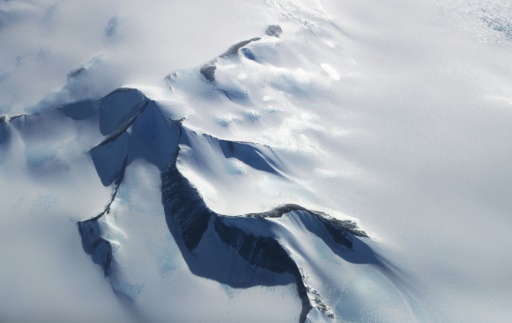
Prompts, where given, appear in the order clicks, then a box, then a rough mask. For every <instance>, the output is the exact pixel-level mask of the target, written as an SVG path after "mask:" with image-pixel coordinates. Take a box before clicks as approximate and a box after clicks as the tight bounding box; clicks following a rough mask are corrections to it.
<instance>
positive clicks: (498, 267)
mask: <svg viewBox="0 0 512 323" xmlns="http://www.w3.org/2000/svg"><path fill="white" fill-rule="evenodd" d="M271 24H272V25H279V26H280V27H281V28H282V31H283V32H282V34H281V35H280V37H275V36H270V35H266V34H265V30H266V28H267V27H268V26H269V25H271ZM254 37H261V39H260V40H257V41H252V42H250V43H249V44H246V45H245V46H243V50H239V51H238V53H239V55H231V56H229V55H228V56H223V55H221V54H222V53H223V52H225V51H226V50H227V49H228V48H230V46H232V45H234V44H236V43H238V42H240V41H244V40H249V39H252V38H254ZM0 44H2V45H1V47H0V116H2V115H5V116H6V117H5V121H4V122H1V120H0V205H1V207H0V291H1V292H0V321H1V322H4V321H5V322H35V321H54V322H61V321H62V322H64V321H73V322H91V321H97V322H132V321H133V322H167V321H187V322H205V321H218V322H221V321H222V322H240V321H248V322H261V321H274V322H296V321H297V320H298V318H299V313H300V310H301V309H300V306H301V304H300V300H299V298H298V296H297V290H296V288H295V285H294V284H293V283H282V284H280V285H277V286H254V287H250V288H245V289H242V288H233V287H231V286H228V285H225V284H222V283H220V282H217V281H215V280H212V279H207V278H203V277H200V276H197V275H195V274H194V273H193V272H192V271H191V270H190V268H188V266H187V264H186V262H185V261H184V258H183V256H182V255H181V253H180V250H179V248H178V247H177V245H176V242H175V241H174V239H173V236H172V235H171V233H170V232H169V230H168V228H167V225H166V222H165V214H164V209H163V206H162V200H161V187H160V186H161V182H160V174H159V169H158V167H161V166H162V165H161V163H163V161H164V160H166V158H167V157H168V156H167V153H168V152H167V151H165V149H162V151H163V152H162V154H161V155H158V154H156V155H155V154H153V153H152V152H154V151H155V149H156V150H158V149H157V148H158V147H163V146H166V145H169V146H170V145H171V143H169V142H166V139H165V138H164V137H163V135H164V134H165V131H168V129H166V128H165V126H163V125H162V122H161V121H159V120H160V119H158V118H160V116H162V117H163V118H170V119H173V120H180V119H182V120H183V121H182V125H183V127H184V129H186V133H187V135H188V138H189V140H190V142H188V143H187V144H183V143H181V144H180V154H179V156H178V160H177V167H178V170H179V171H180V172H181V173H182V174H183V175H184V176H185V177H186V178H187V179H188V180H189V181H190V182H191V183H192V185H193V186H194V187H196V188H197V190H198V191H199V193H200V195H201V197H202V198H203V200H204V201H205V202H206V204H207V206H208V207H209V208H210V209H212V210H213V211H215V212H218V213H220V214H225V215H228V216H230V215H240V214H247V213H255V212H265V211H268V210H270V209H272V208H274V207H276V206H278V205H282V204H286V203H293V204H299V205H301V206H303V207H306V208H308V209H311V210H317V211H321V212H325V213H327V214H329V215H331V216H333V217H335V218H337V219H340V220H347V219H350V220H353V221H355V222H356V223H357V224H358V226H359V227H360V228H361V229H362V230H364V231H365V232H366V233H367V234H368V235H369V238H362V239H361V241H363V242H364V243H365V244H366V246H367V247H363V246H361V245H359V244H358V245H356V247H355V248H354V250H353V251H350V252H353V253H354V254H355V255H357V252H358V251H360V252H365V250H367V249H365V248H370V249H371V250H372V252H374V253H375V255H376V257H377V258H378V259H379V260H380V261H381V262H382V264H385V266H379V265H375V264H362V263H358V262H357V261H349V260H347V259H351V258H350V257H347V259H343V258H341V257H338V255H337V254H335V253H334V252H333V251H332V250H330V249H329V248H327V247H326V245H325V243H324V242H323V241H322V240H321V239H319V238H318V237H317V236H315V235H314V234H312V233H311V232H309V231H307V230H305V228H304V223H302V222H300V221H299V220H298V219H300V218H301V217H300V215H297V214H295V213H294V212H291V213H288V214H285V215H284V216H283V217H282V218H276V219H271V220H269V222H270V228H271V232H272V233H273V234H274V235H275V236H276V237H277V239H278V241H279V243H280V244H281V245H282V246H283V248H284V249H285V250H286V251H287V253H288V254H289V255H290V257H291V258H292V259H293V260H294V261H295V262H296V263H297V265H298V266H299V267H300V268H301V270H302V273H303V274H304V280H305V283H306V284H308V286H310V287H311V288H312V289H314V290H315V293H317V294H315V293H314V292H312V291H311V290H310V292H309V293H308V296H309V297H310V298H311V297H313V296H312V295H319V298H320V299H321V300H322V302H323V303H324V304H325V305H326V306H327V308H328V311H331V312H332V313H333V314H334V316H335V318H334V319H330V318H328V317H327V316H326V315H325V313H322V312H321V311H319V310H318V309H317V308H315V309H313V310H312V311H311V313H310V314H309V316H308V319H309V320H310V321H312V322H317V321H319V322H323V321H348V322H361V321H364V322H412V321H418V322H507V321H509V320H510V317H512V308H511V307H510V306H509V304H510V302H511V301H512V279H511V278H510V277H511V276H510V273H511V272H512V257H510V256H509V254H510V252H511V251H512V238H511V237H510V232H511V230H512V202H511V198H510V195H511V192H512V168H511V166H510V165H512V149H511V144H510V143H511V142H512V127H511V124H512V60H511V57H512V5H511V3H510V2H509V1H505V0H468V1H461V0H449V1H437V0H414V1H406V0H390V1H376V0H357V1H356V0H322V1H320V0H296V1H292V0H257V1H234V0H215V1H206V0H204V1H183V0H172V1H164V0H151V1H118V0H109V1H101V2H100V1H83V0H73V1H71V0H55V1H50V0H45V1H32V0H16V1H2V2H0ZM214 59H215V65H216V70H215V82H214V83H211V82H208V81H207V80H206V79H205V77H204V76H203V75H201V73H200V72H199V70H200V68H201V66H203V64H207V63H209V62H211V61H212V60H214ZM120 87H127V88H136V89H138V90H140V91H141V92H142V93H143V94H144V95H145V96H147V97H148V98H150V99H152V100H154V102H152V103H150V108H151V109H152V110H151V111H152V112H151V113H153V111H157V112H154V113H153V114H150V113H149V112H148V113H147V114H145V115H144V116H143V117H140V120H138V121H136V122H138V123H137V124H136V125H134V126H132V127H129V128H128V129H127V132H126V133H127V134H129V135H132V137H130V138H135V139H130V140H131V141H128V139H127V142H129V144H126V147H125V146H122V147H121V148H119V147H118V148H117V149H120V150H119V151H113V152H109V154H105V155H104V156H103V157H102V158H104V162H103V163H104V164H103V166H102V167H103V168H101V169H103V171H105V172H111V170H110V168H115V167H116V166H115V165H118V164H120V163H121V162H122V160H117V159H116V158H118V159H120V158H121V152H120V151H121V150H122V151H124V150H126V151H128V153H127V154H130V156H132V157H133V159H134V160H133V161H132V160H131V161H130V164H129V165H128V167H127V170H126V175H125V179H124V181H123V183H122V184H121V186H120V187H119V191H118V194H117V196H116V197H115V199H114V200H113V203H112V205H111V212H110V214H108V216H106V217H103V218H102V219H101V221H100V225H101V228H102V230H103V232H104V237H105V238H106V239H107V240H108V241H110V243H111V244H112V246H113V257H114V259H115V262H116V266H117V268H121V270H120V271H119V272H117V273H116V275H115V276H114V277H110V278H105V277H104V276H103V272H102V270H101V268H100V267H99V266H98V265H96V264H94V263H93V262H92V261H91V257H90V256H89V255H87V254H86V253H85V252H84V250H83V248H82V245H81V241H80V235H79V233H78V230H77V225H76V224H77V222H78V221H84V220H87V219H90V218H92V217H94V216H96V215H98V214H99V213H100V212H103V211H104V209H105V206H106V205H107V204H108V202H109V201H110V199H111V194H112V187H105V185H106V183H105V180H104V178H102V177H101V176H102V175H101V174H98V172H99V171H101V169H100V168H99V167H98V165H95V164H94V162H93V158H92V157H91V154H90V153H89V151H90V150H91V149H92V148H93V147H95V146H97V145H99V144H100V143H101V142H102V141H103V140H104V139H105V138H106V137H105V136H106V133H105V129H110V128H112V129H111V130H114V129H115V128H116V126H117V125H118V123H119V120H122V119H123V117H124V116H125V115H126V114H127V113H129V112H130V111H128V110H126V109H129V108H130V107H132V106H133V105H132V103H133V102H135V103H136V102H138V101H137V100H139V101H140V98H136V97H135V98H129V100H128V99H127V100H128V101H129V103H128V101H127V102H121V103H118V105H119V106H120V107H121V108H119V109H118V110H116V113H118V114H117V115H110V116H108V117H105V116H94V117H93V118H89V119H80V120H71V118H68V117H66V116H64V115H63V114H62V113H60V112H59V111H58V110H57V109H56V107H62V106H63V105H65V104H69V103H73V102H83V101H87V100H96V99H99V98H101V97H103V96H105V95H107V94H109V93H111V92H112V91H114V90H116V89H118V88H120ZM130 100H131V101H130ZM20 114H27V115H29V116H28V117H22V118H16V117H15V116H17V115H20ZM155 118H156V119H155ZM155 120H156V121H155ZM159 122H160V123H159ZM145 129H147V131H146V130H145ZM162 129H163V130H162ZM169 131H170V130H169ZM107 132H111V131H107ZM145 134H147V135H145ZM155 134H156V135H155ZM159 134H162V137H160V136H159ZM223 141H224V142H227V141H232V142H240V143H247V144H249V145H253V146H251V147H257V149H256V150H254V151H256V155H257V156H259V157H257V158H255V157H254V156H255V155H254V154H253V152H254V151H253V150H251V151H250V152H247V151H246V150H242V152H241V153H240V154H239V155H237V156H231V155H229V156H228V154H227V153H226V150H225V146H223V143H222V142H223ZM129 145H132V146H129ZM116 147H117V146H116ZM155 147H157V148H155ZM223 147H224V150H223ZM132 157H130V158H132ZM269 165H270V166H269ZM109 167H110V168H109ZM215 246H216V245H214V244H212V245H211V246H210V245H207V244H206V243H203V244H202V245H201V246H200V248H201V249H200V251H201V252H202V253H203V254H209V253H211V254H212V255H213V254H214V253H215ZM212 257H213V256H212ZM354 257H357V256H354ZM236 266H238V265H237V264H233V268H234V267H236ZM240 266H241V265H240ZM236 268H238V267H236ZM240 275H242V274H240Z"/></svg>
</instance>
